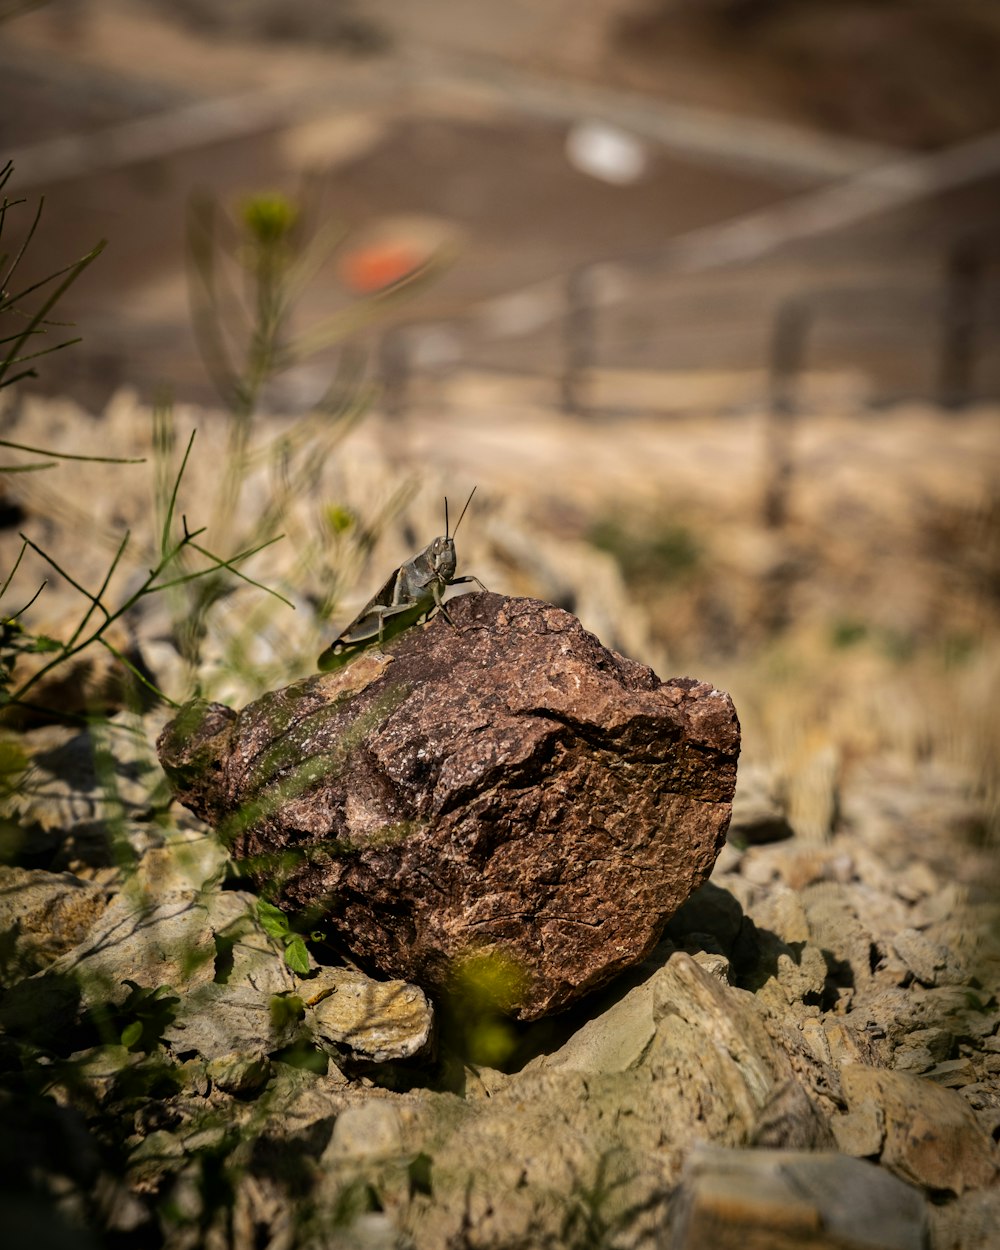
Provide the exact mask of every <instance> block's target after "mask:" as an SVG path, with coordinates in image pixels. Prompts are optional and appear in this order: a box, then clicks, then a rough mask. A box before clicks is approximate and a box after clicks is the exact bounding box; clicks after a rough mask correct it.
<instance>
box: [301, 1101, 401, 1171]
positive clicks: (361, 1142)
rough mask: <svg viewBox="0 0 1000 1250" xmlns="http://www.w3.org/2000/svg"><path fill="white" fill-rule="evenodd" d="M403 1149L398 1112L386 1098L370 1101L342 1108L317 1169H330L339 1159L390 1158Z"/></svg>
mask: <svg viewBox="0 0 1000 1250" xmlns="http://www.w3.org/2000/svg"><path fill="white" fill-rule="evenodd" d="M402 1149H403V1124H402V1120H401V1119H400V1116H399V1112H398V1111H397V1110H396V1108H395V1107H394V1106H393V1104H392V1103H391V1102H389V1100H388V1099H386V1098H369V1099H367V1100H366V1101H365V1102H361V1103H355V1104H354V1105H353V1106H350V1107H345V1108H344V1110H343V1111H342V1112H341V1113H340V1115H338V1116H337V1119H336V1122H335V1123H334V1126H333V1135H332V1136H331V1138H330V1142H329V1144H328V1146H327V1147H326V1149H325V1150H324V1151H323V1155H322V1157H321V1159H320V1166H321V1167H324V1166H330V1165H332V1164H333V1163H334V1162H335V1161H336V1160H338V1159H340V1160H343V1159H383V1158H390V1157H392V1156H393V1155H398V1154H399V1153H400V1152H401V1151H402Z"/></svg>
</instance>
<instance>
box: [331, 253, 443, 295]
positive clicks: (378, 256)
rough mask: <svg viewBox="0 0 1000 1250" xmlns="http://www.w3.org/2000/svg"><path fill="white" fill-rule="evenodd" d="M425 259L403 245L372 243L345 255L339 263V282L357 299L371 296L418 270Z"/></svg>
mask: <svg viewBox="0 0 1000 1250" xmlns="http://www.w3.org/2000/svg"><path fill="white" fill-rule="evenodd" d="M424 260H425V257H424V256H423V255H422V254H421V253H420V252H419V251H417V250H416V249H414V248H412V247H410V246H408V245H407V244H405V243H373V244H370V245H369V246H367V247H359V248H357V249H356V250H355V251H353V252H349V253H348V254H347V255H346V256H345V257H344V258H343V260H342V261H341V262H340V278H341V281H342V282H343V283H344V285H345V286H347V287H349V288H350V289H351V290H352V291H356V292H357V293H358V294H359V295H371V294H372V293H373V292H375V291H382V290H384V289H385V288H386V287H388V286H392V285H393V284H394V283H396V282H399V281H401V280H402V279H403V278H405V277H406V276H407V275H408V274H411V273H413V272H414V270H416V269H419V268H420V266H421V264H422V263H423V261H424Z"/></svg>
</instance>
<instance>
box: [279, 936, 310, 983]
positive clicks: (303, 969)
mask: <svg viewBox="0 0 1000 1250" xmlns="http://www.w3.org/2000/svg"><path fill="white" fill-rule="evenodd" d="M285 963H286V964H288V966H289V968H291V970H292V971H293V972H297V973H298V974H299V976H301V977H304V976H307V975H308V972H309V952H308V951H307V950H306V944H305V942H304V940H303V939H302V938H301V937H299V936H298V935H297V934H296V936H295V937H293V938H290V939H289V941H288V944H287V945H286V947H285Z"/></svg>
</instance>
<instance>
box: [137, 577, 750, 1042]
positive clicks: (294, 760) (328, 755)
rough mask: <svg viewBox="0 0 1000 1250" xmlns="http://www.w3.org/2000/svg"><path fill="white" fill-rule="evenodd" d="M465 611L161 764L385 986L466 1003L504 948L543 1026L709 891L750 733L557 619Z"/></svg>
mask: <svg viewBox="0 0 1000 1250" xmlns="http://www.w3.org/2000/svg"><path fill="white" fill-rule="evenodd" d="M448 612H449V616H450V618H451V621H452V622H453V623H454V625H452V624H451V623H449V621H447V620H446V619H445V618H444V617H443V616H442V615H439V616H438V617H437V618H436V619H435V620H434V621H432V622H431V624H430V625H428V626H427V627H426V628H425V629H412V630H410V631H408V632H407V633H406V634H404V635H403V636H401V637H400V638H399V639H397V640H395V641H394V642H393V643H391V644H389V645H388V646H387V647H386V653H385V654H383V653H381V652H378V651H372V652H368V653H367V654H364V655H362V656H360V657H359V658H358V659H356V660H355V661H354V662H353V663H351V664H350V665H348V666H346V667H344V668H342V669H339V670H337V671H335V672H332V673H325V674H320V675H317V676H315V677H310V678H307V679H306V680H304V681H300V682H297V683H295V684H294V685H292V686H288V687H286V688H285V689H283V690H277V691H274V692H273V693H271V694H267V695H265V696H264V697H263V698H261V699H259V700H258V701H257V702H256V703H253V704H251V705H250V706H249V707H247V708H245V709H244V710H243V711H242V712H240V713H239V714H238V715H237V714H236V713H234V712H233V711H231V710H230V709H228V708H224V707H222V706H221V705H219V704H205V703H195V704H189V705H187V707H186V708H185V709H183V710H182V712H181V714H180V715H179V716H178V717H177V718H176V719H175V720H174V721H173V722H171V724H170V725H168V726H167V728H166V729H165V730H164V732H163V734H162V735H161V737H160V741H159V750H160V758H161V761H162V763H163V766H164V768H165V770H166V772H167V774H168V776H169V777H170V779H171V781H172V783H173V785H174V788H175V792H176V793H177V796H178V798H179V799H180V800H181V802H183V803H185V804H186V805H187V806H188V807H190V808H191V809H192V811H194V812H196V813H197V814H198V815H200V816H202V817H203V818H204V819H206V820H208V821H209V822H210V823H213V824H215V825H216V826H217V827H218V828H219V829H220V831H221V832H222V834H223V836H224V837H225V838H226V839H227V841H228V842H229V843H230V845H231V849H232V852H233V855H234V856H235V857H236V858H238V859H241V860H245V861H247V862H248V867H249V868H250V871H251V873H252V875H253V876H254V877H255V879H256V880H257V881H258V883H259V884H260V885H265V884H267V885H269V886H270V888H271V891H272V893H271V895H270V896H271V897H273V898H274V900H275V901H276V902H277V903H278V904H279V905H280V906H282V907H284V908H286V909H290V910H293V911H296V912H300V911H307V912H310V913H312V916H311V920H310V923H312V924H316V923H318V922H319V921H320V920H321V921H322V923H323V924H324V925H325V927H326V929H327V931H328V932H329V933H330V935H331V937H333V938H334V939H335V940H337V941H338V942H339V943H340V944H341V945H342V946H344V947H346V948H347V949H348V950H349V951H350V952H351V954H352V955H353V956H354V957H355V958H356V959H358V960H360V961H361V962H363V963H364V964H365V965H367V966H368V967H369V968H370V969H374V970H377V971H379V972H381V973H383V974H385V975H387V976H393V977H403V978H405V979H407V980H410V981H417V982H419V983H421V984H423V985H425V986H427V987H428V988H430V989H434V990H438V991H446V990H447V989H448V987H449V985H451V984H453V978H454V976H455V970H456V967H457V966H458V964H460V963H461V961H462V960H463V958H464V957H466V956H467V955H469V954H470V953H476V952H485V953H487V954H489V953H496V954H498V956H499V957H500V958H501V959H502V960H504V961H506V962H507V963H508V965H509V967H510V968H511V969H512V970H513V971H514V972H515V973H517V974H520V975H514V976H513V977H511V978H510V979H509V981H508V987H509V989H510V1001H509V1004H508V1005H509V1007H510V1009H511V1010H512V1011H513V1012H514V1014H516V1015H517V1016H519V1017H521V1018H523V1019H534V1018H537V1017H539V1016H542V1015H544V1014H545V1013H547V1012H551V1011H556V1010H559V1009H561V1008H563V1007H566V1006H567V1005H568V1004H570V1003H571V1002H573V1001H574V1000H575V999H577V998H579V997H580V996H581V995H583V994H584V993H586V992H587V991H589V990H591V989H593V988H595V987H596V986H599V985H601V984H603V983H604V982H606V981H608V980H609V979H610V978H612V977H613V976H615V974H617V973H618V972H620V971H621V970H623V969H625V968H627V967H629V966H630V965H632V964H634V963H636V962H637V961H639V960H641V959H642V958H643V957H644V956H645V955H646V954H647V953H648V952H649V950H650V949H651V948H652V947H653V945H654V944H655V943H656V941H657V939H658V938H659V936H660V933H661V931H662V929H663V926H664V924H665V923H666V921H667V920H668V919H669V917H670V916H671V915H672V914H673V913H674V912H675V911H676V909H677V908H678V907H679V906H680V905H681V903H683V902H684V900H685V899H686V898H687V896H688V895H689V894H690V893H691V891H692V890H693V889H695V887H696V886H698V885H700V884H701V882H702V881H704V880H705V878H706V877H707V876H708V874H709V872H710V871H711V869H712V866H713V864H714V862H715V858H716V856H717V854H718V852H719V850H720V849H721V847H722V844H723V842H724V840H725V835H726V829H727V827H728V824H729V818H730V812H731V802H732V797H733V790H734V787H735V781H736V762H737V757H738V754H739V724H738V721H737V719H736V714H735V711H734V709H733V705H732V701H731V700H730V698H729V696H728V695H727V694H725V693H723V692H722V691H720V690H716V689H715V688H714V687H713V686H711V685H709V684H707V683H703V682H697V681H694V680H692V679H690V678H681V679H673V680H670V681H666V682H662V681H660V680H659V678H658V677H657V676H656V675H655V673H653V672H652V670H651V669H649V668H646V667H645V666H643V665H641V664H636V663H634V662H632V661H630V660H626V659H623V658H622V657H621V656H619V655H616V654H615V653H614V652H611V651H608V650H606V649H605V648H604V647H602V646H601V645H600V643H599V642H598V641H597V639H596V638H594V637H593V635H591V634H588V633H586V632H585V631H584V629H583V627H582V626H581V625H580V623H579V621H577V620H576V618H575V617H573V616H571V615H570V614H569V613H567V612H564V611H562V610H560V609H558V608H554V607H551V606H549V605H546V604H544V603H539V602H537V601H535V600H530V599H505V598H503V597H502V596H499V595H493V594H473V595H466V596H462V597H461V598H458V599H455V600H454V601H452V602H451V603H449V605H448Z"/></svg>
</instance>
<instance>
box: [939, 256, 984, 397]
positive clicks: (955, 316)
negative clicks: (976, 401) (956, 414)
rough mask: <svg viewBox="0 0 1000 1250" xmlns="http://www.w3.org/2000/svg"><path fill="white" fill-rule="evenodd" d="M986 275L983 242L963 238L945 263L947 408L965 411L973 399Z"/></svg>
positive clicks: (942, 387) (943, 375) (942, 385)
mask: <svg viewBox="0 0 1000 1250" xmlns="http://www.w3.org/2000/svg"><path fill="white" fill-rule="evenodd" d="M985 272H986V253H985V249H984V247H983V244H982V241H981V240H980V239H975V238H965V239H959V240H958V241H957V242H955V243H954V244H953V245H952V247H951V250H950V251H949V252H948V256H947V258H946V260H945V288H944V300H943V304H942V310H941V365H940V375H939V379H938V399H939V402H940V404H941V406H942V407H943V408H963V407H965V405H966V404H968V403H970V402H971V400H972V398H973V389H972V378H973V372H974V367H975V358H976V331H977V329H978V326H977V322H978V316H979V312H980V303H981V299H980V296H981V291H982V287H983V278H984V275H985Z"/></svg>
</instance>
